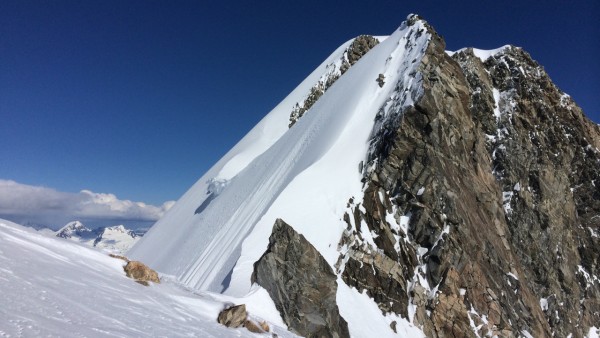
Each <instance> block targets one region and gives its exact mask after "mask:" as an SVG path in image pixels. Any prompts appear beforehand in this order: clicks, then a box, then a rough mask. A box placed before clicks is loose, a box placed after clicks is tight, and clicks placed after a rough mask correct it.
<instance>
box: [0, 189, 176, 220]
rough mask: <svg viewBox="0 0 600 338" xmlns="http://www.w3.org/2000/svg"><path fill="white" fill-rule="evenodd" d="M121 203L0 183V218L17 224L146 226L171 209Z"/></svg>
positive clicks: (167, 204)
mask: <svg viewBox="0 0 600 338" xmlns="http://www.w3.org/2000/svg"><path fill="white" fill-rule="evenodd" d="M174 203H175V202H174V201H168V202H165V203H163V204H162V205H161V206H154V205H150V204H145V203H143V202H133V201H129V200H120V199H118V198H117V196H115V195H113V194H104V193H95V192H92V191H89V190H82V191H80V192H79V193H68V192H61V191H57V190H55V189H51V188H46V187H39V186H32V185H27V184H21V183H17V182H15V181H10V180H2V179H0V218H7V219H9V220H14V221H16V222H20V223H33V224H43V225H53V226H60V225H63V224H65V223H67V222H69V221H72V220H83V221H88V222H89V221H93V222H101V223H106V224H111V223H112V224H113V225H114V224H117V223H128V222H129V223H136V222H138V223H149V222H154V221H156V220H158V219H159V218H160V217H162V215H163V214H164V213H165V212H166V211H167V210H168V209H169V208H170V207H171V206H173V204H174Z"/></svg>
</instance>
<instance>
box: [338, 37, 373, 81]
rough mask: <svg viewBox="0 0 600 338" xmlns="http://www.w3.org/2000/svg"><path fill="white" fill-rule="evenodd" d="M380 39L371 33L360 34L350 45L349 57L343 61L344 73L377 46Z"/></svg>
mask: <svg viewBox="0 0 600 338" xmlns="http://www.w3.org/2000/svg"><path fill="white" fill-rule="evenodd" d="M378 43H379V40H377V39H375V38H374V37H372V36H371V35H360V36H358V37H357V38H356V39H354V41H352V44H350V46H349V47H348V51H347V53H346V55H347V57H346V59H344V61H343V62H342V66H341V67H340V71H341V72H342V74H344V73H345V72H346V71H347V70H348V69H349V68H350V67H352V66H353V65H354V64H355V63H356V62H357V61H358V60H360V58H362V57H363V56H364V55H365V54H367V52H368V51H370V50H371V49H372V48H373V47H375V46H377V44H378Z"/></svg>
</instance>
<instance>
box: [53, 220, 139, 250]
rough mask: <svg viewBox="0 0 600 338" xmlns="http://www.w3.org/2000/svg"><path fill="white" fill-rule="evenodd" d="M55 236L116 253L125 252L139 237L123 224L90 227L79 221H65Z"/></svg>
mask: <svg viewBox="0 0 600 338" xmlns="http://www.w3.org/2000/svg"><path fill="white" fill-rule="evenodd" d="M56 237H61V238H65V239H69V240H72V241H76V242H80V243H82V244H85V245H88V246H92V247H97V248H100V249H103V250H106V251H110V252H114V253H117V254H123V253H125V252H127V250H129V249H130V248H131V247H132V246H133V245H134V244H135V243H136V242H137V241H138V240H139V239H140V236H139V234H136V233H135V231H133V230H129V229H127V228H125V226H124V225H115V226H110V227H105V228H96V229H90V228H88V227H86V226H85V225H84V224H83V223H82V222H80V221H73V222H69V223H67V224H66V225H65V226H64V227H62V228H61V229H60V230H58V231H57V232H56Z"/></svg>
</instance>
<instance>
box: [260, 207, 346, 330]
mask: <svg viewBox="0 0 600 338" xmlns="http://www.w3.org/2000/svg"><path fill="white" fill-rule="evenodd" d="M336 279H337V277H336V275H335V274H334V273H333V270H332V269H331V267H330V266H329V264H328V263H327V261H325V259H324V258H323V256H321V254H320V253H319V252H318V251H317V250H316V249H315V248H314V247H313V246H312V245H311V244H310V243H309V242H308V241H307V240H306V239H305V238H304V236H302V235H300V234H298V233H297V232H296V231H295V230H294V229H293V228H292V227H291V226H289V225H288V224H286V223H285V222H284V221H283V220H281V219H278V220H277V221H276V222H275V225H274V226H273V231H272V234H271V236H270V238H269V246H268V248H267V251H266V252H265V253H264V255H263V256H262V257H261V258H260V259H259V260H258V261H257V262H256V263H255V264H254V273H253V275H252V282H253V283H258V284H259V285H260V286H262V287H264V288H265V289H266V290H267V291H268V292H269V295H270V296H271V298H272V299H273V301H274V303H275V306H276V307H277V310H279V313H280V314H281V316H282V318H283V320H284V322H285V323H286V324H287V325H288V327H289V329H290V330H291V331H292V332H295V333H297V334H300V335H302V336H305V337H340V338H341V337H349V333H348V324H347V323H346V321H345V320H344V318H342V317H341V316H340V314H339V310H338V307H337V304H336V292H337V282H336Z"/></svg>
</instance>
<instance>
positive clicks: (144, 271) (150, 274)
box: [123, 261, 160, 286]
mask: <svg viewBox="0 0 600 338" xmlns="http://www.w3.org/2000/svg"><path fill="white" fill-rule="evenodd" d="M123 269H124V270H125V274H126V275H127V277H129V278H133V279H135V281H136V282H138V283H140V284H142V285H145V286H148V285H149V284H148V282H153V283H160V278H158V273H156V271H154V270H152V269H150V268H149V267H148V266H147V265H145V264H144V263H142V262H139V261H128V262H127V264H126V265H125V266H124V267H123Z"/></svg>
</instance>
